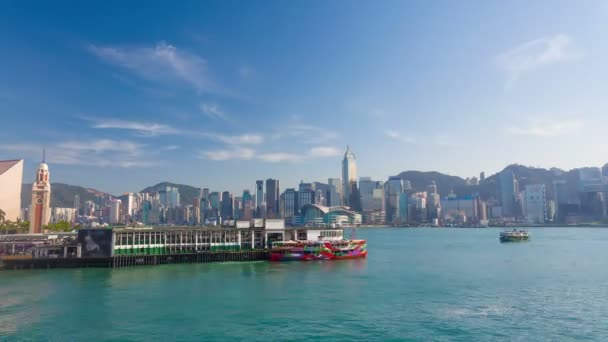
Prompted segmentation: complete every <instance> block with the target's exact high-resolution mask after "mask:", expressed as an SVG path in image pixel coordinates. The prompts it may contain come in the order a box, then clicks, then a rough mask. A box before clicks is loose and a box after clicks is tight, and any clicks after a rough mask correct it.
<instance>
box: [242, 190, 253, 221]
mask: <svg viewBox="0 0 608 342" xmlns="http://www.w3.org/2000/svg"><path fill="white" fill-rule="evenodd" d="M253 211H254V203H253V197H252V196H251V192H250V191H249V190H248V189H246V190H243V216H242V217H241V218H242V219H244V220H250V219H251V218H252V217H253Z"/></svg>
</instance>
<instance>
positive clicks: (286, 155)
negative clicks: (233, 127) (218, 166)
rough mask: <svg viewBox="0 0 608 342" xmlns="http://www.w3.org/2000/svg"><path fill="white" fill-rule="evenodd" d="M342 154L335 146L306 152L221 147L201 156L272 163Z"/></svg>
mask: <svg viewBox="0 0 608 342" xmlns="http://www.w3.org/2000/svg"><path fill="white" fill-rule="evenodd" d="M338 155H340V151H339V150H338V149H337V148H335V147H330V146H318V147H314V148H311V149H310V150H308V152H305V153H301V154H299V153H291V152H281V151H278V152H262V153H258V152H256V151H255V150H253V149H250V148H241V147H237V148H232V149H220V150H215V151H202V152H201V153H200V156H201V157H202V158H205V159H210V160H261V161H264V162H270V163H279V162H301V161H305V160H308V159H314V158H328V157H335V156H338Z"/></svg>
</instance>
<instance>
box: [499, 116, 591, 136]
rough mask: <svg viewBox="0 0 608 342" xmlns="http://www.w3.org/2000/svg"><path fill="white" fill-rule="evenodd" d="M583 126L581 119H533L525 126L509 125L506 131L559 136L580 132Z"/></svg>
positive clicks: (520, 133)
mask: <svg viewBox="0 0 608 342" xmlns="http://www.w3.org/2000/svg"><path fill="white" fill-rule="evenodd" d="M583 126H584V123H583V121H581V120H562V121H553V120H532V121H529V122H528V123H527V124H526V125H524V126H507V128H506V131H507V132H508V133H510V134H513V135H524V136H533V137H558V136H566V135H569V134H575V133H578V132H579V131H580V130H581V129H582V128H583Z"/></svg>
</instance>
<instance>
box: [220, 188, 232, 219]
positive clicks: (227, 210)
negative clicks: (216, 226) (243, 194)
mask: <svg viewBox="0 0 608 342" xmlns="http://www.w3.org/2000/svg"><path fill="white" fill-rule="evenodd" d="M220 215H221V216H222V220H230V219H233V218H234V208H233V203H232V195H231V194H230V192H228V191H224V192H222V203H221V209H220Z"/></svg>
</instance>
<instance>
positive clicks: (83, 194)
mask: <svg viewBox="0 0 608 342" xmlns="http://www.w3.org/2000/svg"><path fill="white" fill-rule="evenodd" d="M76 195H78V196H80V203H81V205H82V203H84V202H86V201H94V200H95V197H96V196H98V195H109V194H107V193H105V192H101V191H98V190H95V189H88V188H83V187H81V186H76V185H69V184H63V183H52V184H51V207H59V208H73V207H74V196H76ZM31 201H32V184H23V185H22V188H21V207H24V208H25V207H28V206H29V205H30V202H31Z"/></svg>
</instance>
